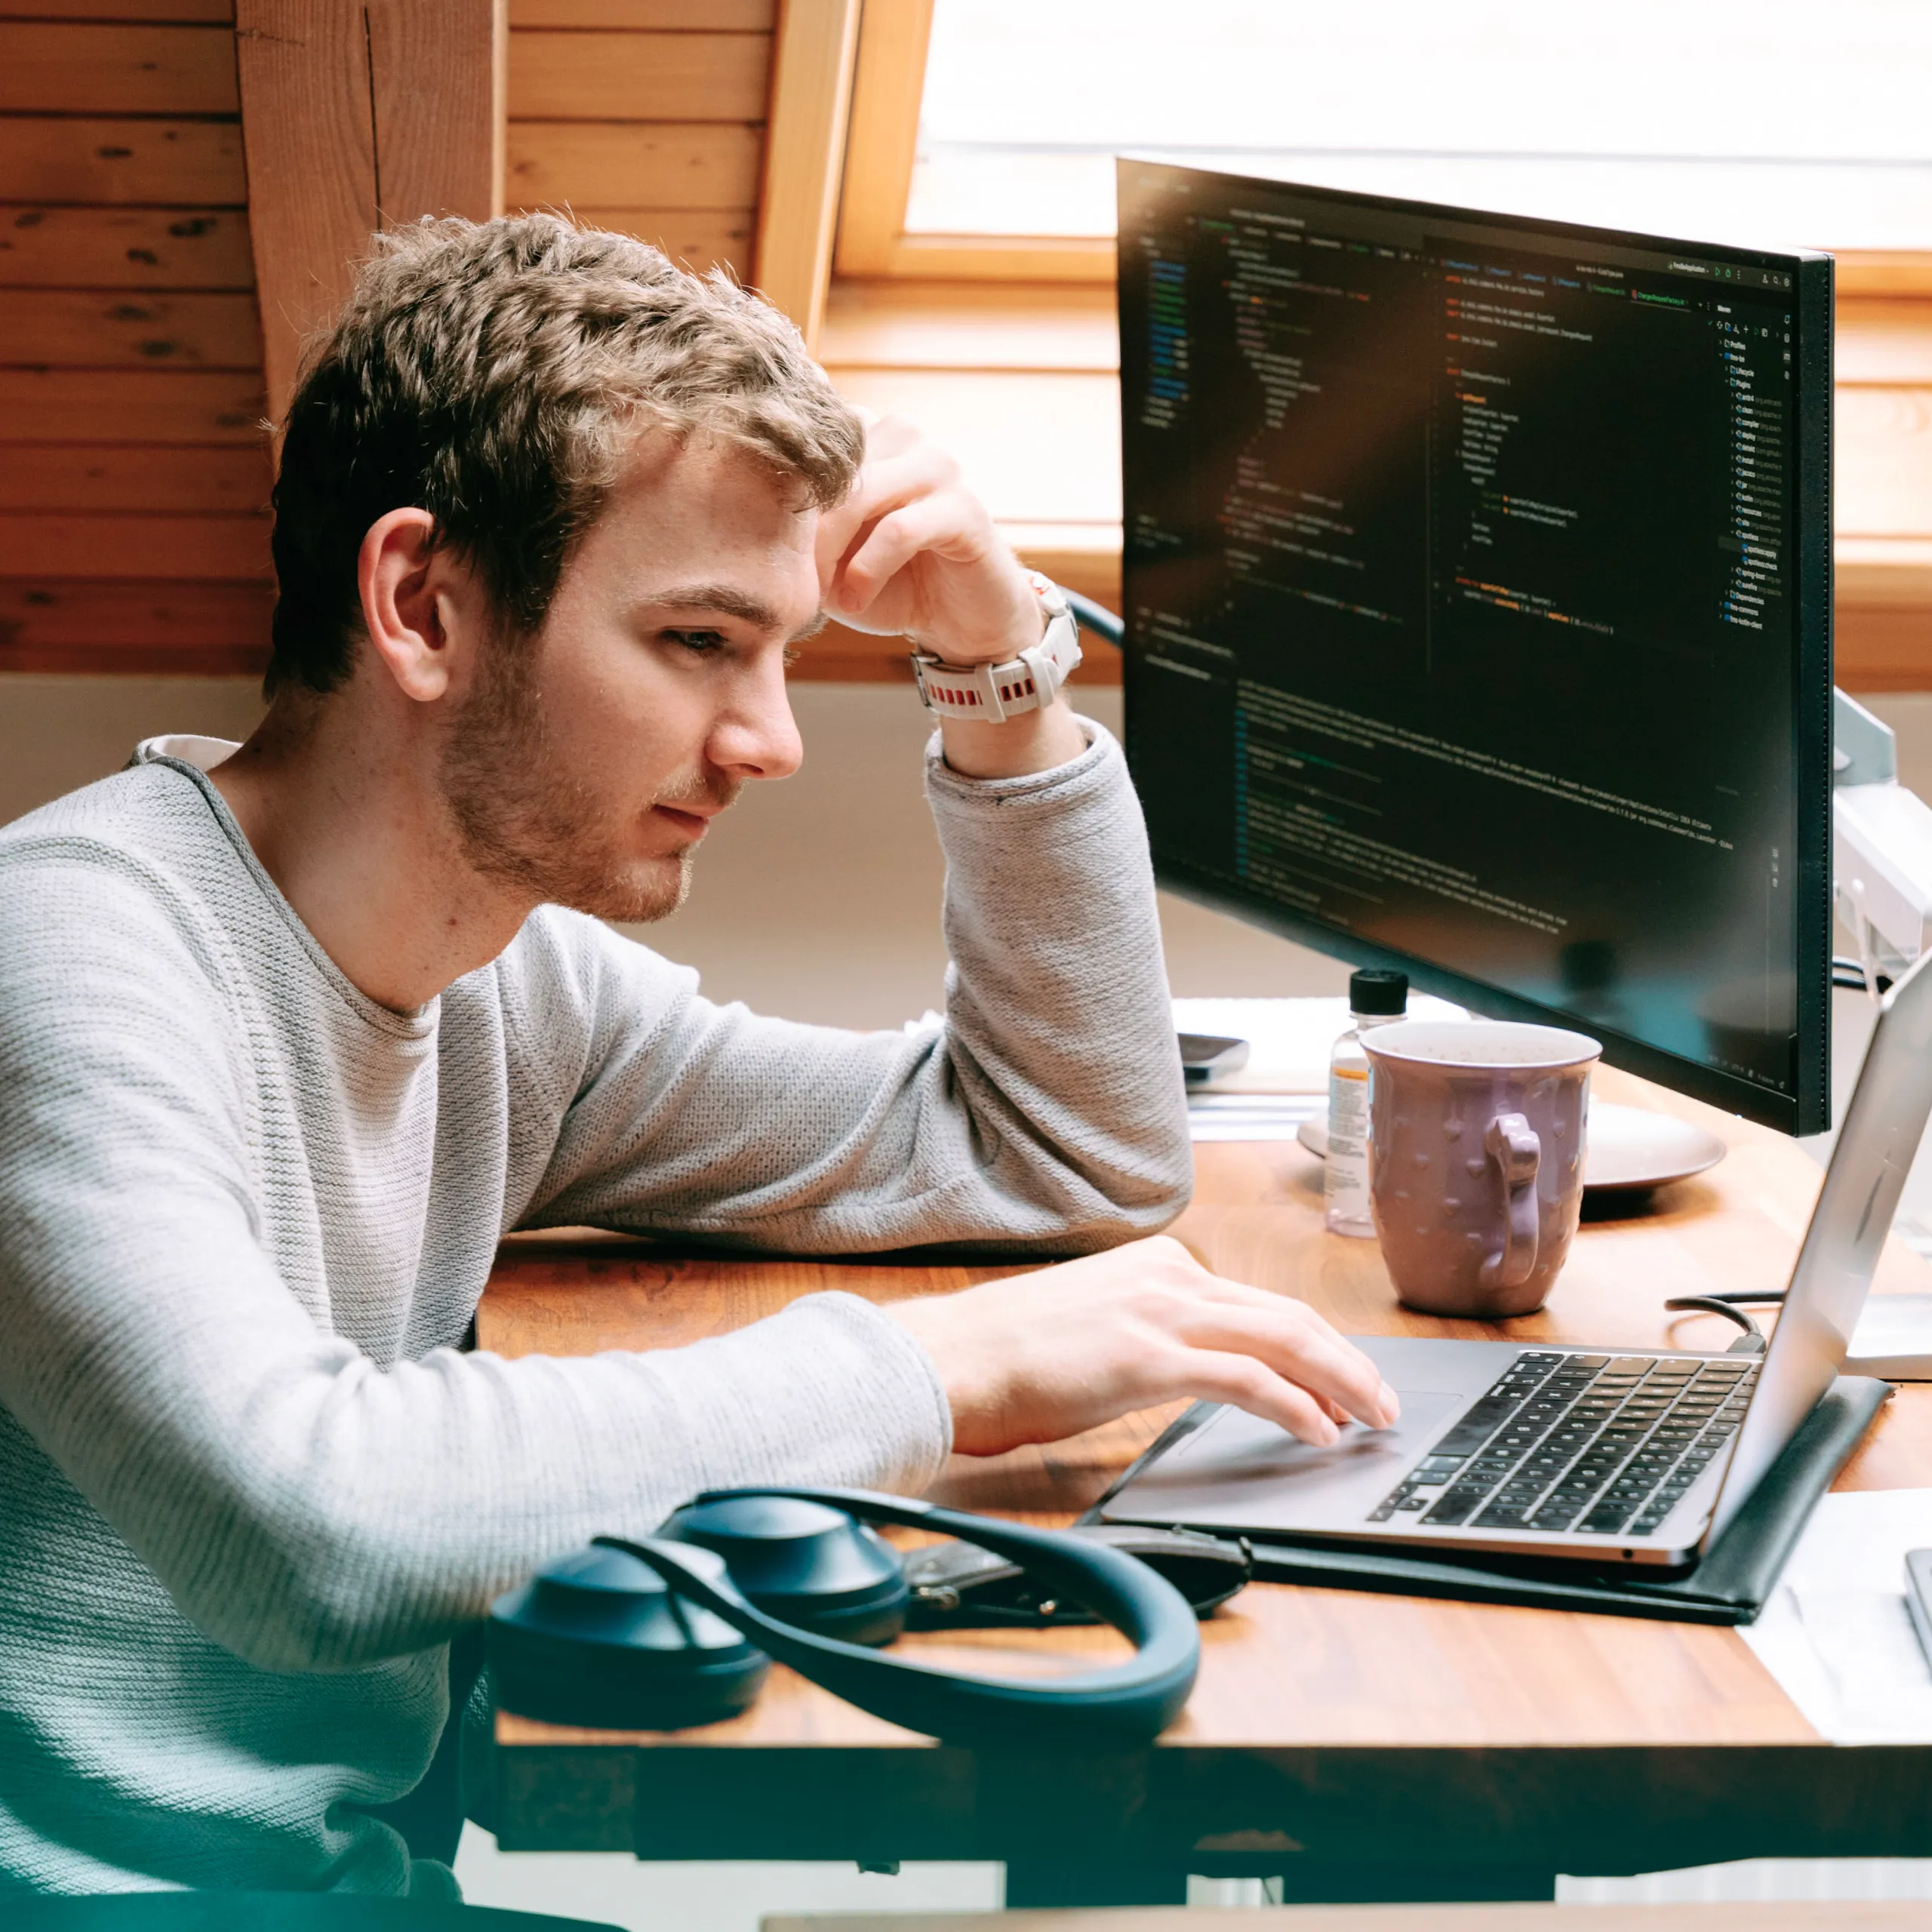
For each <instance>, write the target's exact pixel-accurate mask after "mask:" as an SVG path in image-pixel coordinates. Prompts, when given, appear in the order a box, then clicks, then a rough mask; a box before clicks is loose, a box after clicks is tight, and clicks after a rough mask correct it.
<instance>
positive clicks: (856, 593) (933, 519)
mask: <svg viewBox="0 0 1932 1932" xmlns="http://www.w3.org/2000/svg"><path fill="white" fill-rule="evenodd" d="M964 534H965V533H964V531H963V530H962V528H961V518H960V514H959V506H958V502H957V501H956V500H955V499H954V498H953V497H951V496H950V495H946V496H938V497H922V498H921V499H919V500H918V501H917V502H915V503H908V504H906V506H904V507H903V509H896V510H894V511H893V512H891V514H890V515H886V516H882V517H881V518H879V520H878V522H876V523H875V524H874V525H872V529H871V531H869V533H868V534H867V535H866V538H865V540H864V541H863V543H860V545H859V546H857V549H854V551H853V552H852V554H851V556H849V557H848V558H847V559H846V561H845V565H844V568H843V569H842V570H841V571H840V572H839V581H838V598H837V605H838V608H839V609H840V610H841V611H844V612H846V613H848V614H851V615H853V616H857V615H858V614H860V613H862V612H863V611H865V610H866V608H867V607H868V606H869V605H870V604H871V603H872V600H873V599H874V598H876V597H877V596H878V594H879V592H881V590H883V589H884V588H885V586H887V585H888V583H891V581H892V580H893V579H894V577H897V575H898V574H899V573H900V571H902V570H903V569H904V568H906V565H908V564H909V563H910V562H911V561H912V559H913V558H915V557H916V556H918V555H920V554H921V552H924V551H928V550H934V551H940V552H942V553H943V552H944V551H945V549H946V546H950V545H953V544H955V543H957V542H958V540H959V539H960V538H961V537H962V535H964Z"/></svg>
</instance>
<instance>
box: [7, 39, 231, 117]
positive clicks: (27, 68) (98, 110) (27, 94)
mask: <svg viewBox="0 0 1932 1932" xmlns="http://www.w3.org/2000/svg"><path fill="white" fill-rule="evenodd" d="M238 111H239V104H238V101H237V99H236V95H235V36H234V35H233V34H232V32H229V29H227V28H226V27H225V26H129V25H124V24H122V23H118V22H116V23H114V24H112V25H97V24H93V23H86V22H82V23H74V22H69V21H65V20H18V21H14V20H0V112H13V113H38V114H233V113H236V112H238Z"/></svg>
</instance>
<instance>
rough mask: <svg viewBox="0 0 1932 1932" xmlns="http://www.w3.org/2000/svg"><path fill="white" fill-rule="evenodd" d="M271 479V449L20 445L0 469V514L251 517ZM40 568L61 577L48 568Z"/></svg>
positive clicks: (262, 505)
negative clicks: (120, 512)
mask: <svg viewBox="0 0 1932 1932" xmlns="http://www.w3.org/2000/svg"><path fill="white" fill-rule="evenodd" d="M272 480H273V478H272V473H271V472H270V470H269V461H268V452H267V451H266V449H265V448H264V449H248V448H238V449H234V448H231V449H195V448H187V449H177V448H168V447H167V446H165V445H157V444H152V443H127V444H123V445H119V446H118V447H117V446H115V445H113V444H111V443H108V444H101V443H95V444H85V445H81V444H71V443H29V444H19V445H15V446H14V450H13V451H12V453H11V454H10V455H9V457H8V460H7V461H6V462H5V463H4V464H0V510H29V511H32V512H35V513H37V514H39V515H45V514H47V513H48V512H52V511H60V510H88V511H94V512H99V511H103V510H146V511H149V512H152V513H153V514H155V515H177V516H178V515H182V514H183V513H184V512H190V511H196V510H212V511H217V512H254V511H259V510H264V509H266V508H267V507H268V500H269V485H270V483H271V482H272ZM38 568H39V570H40V571H42V573H43V574H46V575H48V576H54V575H57V574H58V573H57V571H54V570H53V569H52V568H51V567H50V566H49V565H46V564H45V563H43V564H42V565H39V566H38Z"/></svg>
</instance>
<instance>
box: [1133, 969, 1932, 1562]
mask: <svg viewBox="0 0 1932 1932" xmlns="http://www.w3.org/2000/svg"><path fill="white" fill-rule="evenodd" d="M1928 965H1932V955H1927V958H1923V959H1921V960H1920V961H1918V964H1916V965H1915V966H1914V967H1913V968H1912V971H1910V972H1909V973H1908V974H1906V976H1905V977H1903V979H1901V980H1899V981H1898V983H1897V984H1896V985H1895V986H1894V987H1893V988H1892V989H1891V990H1890V992H1888V993H1887V995H1885V997H1884V1001H1882V1003H1881V1008H1880V1011H1879V1014H1878V1025H1877V1026H1876V1028H1875V1029H1874V1031H1873V1033H1872V1041H1871V1044H1870V1045H1869V1048H1867V1049H1866V1055H1865V1063H1864V1065H1863V1067H1862V1068H1861V1069H1860V1073H1859V1077H1858V1084H1857V1087H1856V1088H1855V1089H1854V1091H1853V1094H1852V1097H1851V1101H1850V1105H1849V1106H1848V1107H1847V1109H1846V1110H1845V1117H1844V1126H1843V1128H1842V1129H1841V1131H1840V1133H1839V1135H1838V1144H1837V1146H1836V1148H1835V1150H1834V1151H1833V1153H1832V1160H1831V1164H1830V1166H1829V1168H1827V1169H1826V1174H1825V1180H1824V1185H1823V1189H1821V1191H1820V1193H1819V1196H1818V1201H1817V1206H1816V1207H1815V1208H1814V1210H1813V1211H1812V1215H1811V1220H1810V1226H1809V1227H1808V1228H1807V1229H1806V1231H1805V1235H1804V1244H1803V1245H1802V1247H1801V1248H1800V1249H1799V1251H1798V1260H1797V1262H1796V1263H1795V1266H1793V1268H1792V1273H1791V1278H1790V1281H1789V1284H1787V1287H1786V1292H1785V1300H1784V1305H1783V1309H1782V1310H1781V1311H1780V1315H1779V1319H1778V1323H1777V1328H1776V1329H1775V1331H1774V1333H1773V1334H1772V1337H1771V1339H1770V1345H1769V1346H1768V1347H1767V1349H1765V1351H1764V1353H1763V1354H1762V1355H1743V1354H1731V1353H1724V1354H1717V1355H1712V1354H1698V1353H1695V1352H1687V1351H1683V1350H1678V1349H1609V1348H1601V1349H1592V1348H1586V1347H1575V1346H1570V1345H1567V1344H1563V1345H1555V1344H1549V1343H1537V1344H1535V1345H1534V1346H1532V1345H1528V1344H1518V1343H1514V1342H1469V1341H1456V1340H1447V1339H1442V1340H1438V1339H1435V1338H1434V1337H1417V1336H1391V1335H1358V1336H1356V1337H1354V1338H1353V1339H1354V1340H1355V1342H1356V1343H1358V1346H1361V1348H1362V1349H1365V1350H1366V1351H1367V1353H1368V1354H1369V1355H1371V1357H1373V1358H1374V1361H1375V1362H1376V1364H1377V1367H1380V1370H1381V1371H1382V1374H1383V1377H1384V1378H1385V1379H1386V1380H1387V1381H1388V1383H1389V1386H1391V1387H1392V1388H1393V1389H1395V1392H1396V1393H1397V1394H1398V1395H1399V1396H1400V1397H1401V1404H1402V1417H1401V1421H1400V1422H1399V1423H1398V1424H1397V1425H1396V1426H1395V1428H1393V1429H1387V1430H1374V1429H1364V1428H1361V1427H1359V1426H1350V1427H1349V1428H1347V1429H1345V1430H1344V1431H1343V1435H1342V1439H1341V1441H1340V1442H1339V1443H1337V1444H1336V1445H1335V1446H1334V1447H1332V1448H1328V1449H1317V1448H1313V1447H1310V1446H1309V1445H1308V1444H1306V1443H1302V1442H1299V1441H1296V1440H1295V1438H1294V1437H1292V1436H1291V1435H1288V1434H1287V1432H1286V1431H1285V1430H1284V1429H1281V1428H1280V1427H1279V1426H1277V1425H1275V1424H1274V1423H1266V1422H1263V1421H1261V1420H1259V1419H1258V1418H1257V1417H1253V1416H1250V1415H1247V1414H1244V1413H1243V1412H1242V1411H1240V1410H1238V1409H1234V1408H1230V1407H1226V1406H1223V1405H1217V1404H1206V1403H1203V1404H1197V1405H1196V1407H1195V1409H1193V1410H1192V1411H1189V1414H1188V1416H1187V1417H1186V1418H1184V1419H1183V1423H1182V1424H1181V1425H1180V1426H1177V1428H1176V1429H1174V1431H1172V1432H1170V1434H1169V1435H1168V1437H1167V1438H1165V1439H1164V1442H1163V1443H1162V1444H1161V1445H1158V1446H1157V1448H1156V1450H1155V1451H1154V1452H1153V1453H1152V1454H1150V1455H1149V1457H1146V1458H1144V1459H1143V1460H1142V1461H1141V1462H1140V1463H1139V1464H1137V1466H1135V1468H1134V1469H1131V1470H1130V1471H1129V1472H1128V1475H1127V1476H1126V1477H1125V1478H1124V1479H1123V1481H1122V1482H1121V1484H1119V1485H1118V1487H1116V1488H1115V1491H1114V1492H1113V1493H1112V1494H1111V1495H1109V1497H1107V1498H1106V1500H1104V1501H1103V1503H1102V1504H1101V1506H1100V1518H1101V1520H1103V1521H1106V1522H1118V1523H1153V1524H1186V1525H1188V1526H1189V1527H1192V1528H1196V1529H1203V1530H1212V1531H1222V1532H1224V1533H1227V1534H1236V1533H1240V1534H1248V1535H1253V1536H1257V1537H1281V1536H1288V1537H1318V1538H1323V1539H1328V1540H1334V1541H1337V1542H1349V1541H1356V1542H1368V1543H1376V1544H1380V1545H1400V1546H1404V1547H1409V1548H1415V1549H1429V1548H1432V1547H1433V1548H1438V1549H1460V1550H1476V1551H1481V1552H1487V1553H1491V1554H1505V1553H1506V1554H1511V1555H1523V1556H1539V1557H1549V1558H1562V1557H1574V1558H1580V1559H1584V1560H1588V1561H1594V1562H1596V1563H1598V1564H1601V1563H1602V1562H1604V1561H1605V1560H1606V1559H1608V1560H1611V1561H1615V1562H1617V1563H1619V1564H1622V1563H1626V1562H1627V1563H1631V1564H1654V1565H1657V1566H1660V1567H1666V1568H1670V1569H1682V1568H1684V1567H1686V1566H1687V1565H1688V1564H1692V1563H1694V1562H1695V1561H1697V1558H1699V1557H1700V1555H1703V1552H1705V1551H1706V1549H1709V1546H1711V1545H1712V1543H1714V1542H1715V1541H1716V1540H1717V1539H1718V1537H1720V1536H1721V1535H1722V1534H1723V1533H1724V1529H1725V1527H1726V1526H1727V1524H1729V1523H1730V1521H1731V1518H1733V1517H1734V1516H1735V1515H1737V1512H1738V1510H1739V1509H1740V1508H1741V1507H1742V1506H1743V1504H1744V1503H1745V1501H1746V1499H1747V1498H1748V1497H1749V1496H1750V1494H1751V1492H1752V1490H1753V1489H1755V1487H1756V1486H1757V1484H1758V1481H1760V1479H1761V1478H1762V1477H1763V1476H1764V1473H1765V1472H1766V1471H1767V1469H1770V1466H1771V1465H1772V1464H1773V1463H1774V1462H1776V1461H1777V1458H1778V1457H1779V1455H1780V1453H1781V1452H1782V1451H1783V1448H1784V1447H1785V1445H1786V1443H1788V1442H1789V1441H1790V1440H1791V1438H1792V1436H1793V1435H1795V1433H1796V1432H1797V1430H1798V1427H1799V1425H1800V1424H1801V1423H1803V1422H1804V1419H1805V1417H1807V1416H1808V1415H1809V1414H1810V1412H1811V1411H1812V1409H1813V1407H1814V1406H1815V1405H1816V1404H1817V1401H1818V1400H1819V1398H1820V1397H1821V1396H1822V1395H1823V1394H1824V1393H1825V1392H1826V1389H1829V1387H1830V1386H1831V1385H1832V1380H1833V1379H1834V1378H1835V1377H1836V1376H1837V1374H1838V1372H1839V1370H1840V1368H1841V1367H1842V1365H1843V1364H1844V1358H1845V1351H1846V1346H1847V1341H1848V1340H1849V1338H1850V1335H1851V1332H1852V1330H1853V1328H1854V1327H1855V1326H1856V1324H1857V1320H1858V1316H1859V1312H1860V1309H1862V1308H1863V1306H1864V1303H1865V1298H1866V1293H1867V1291H1869V1288H1870V1287H1871V1285H1872V1272H1873V1271H1874V1269H1875V1268H1876V1267H1877V1266H1878V1254H1879V1251H1880V1250H1881V1248H1882V1247H1884V1241H1885V1236H1886V1235H1887V1232H1889V1231H1890V1227H1891V1222H1892V1216H1893V1214H1894V1212H1895V1211H1896V1210H1897V1206H1898V1201H1899V1195H1900V1192H1901V1191H1902V1189H1903V1187H1904V1186H1905V1180H1906V1174H1907V1173H1908V1171H1909V1170H1910V1168H1911V1166H1912V1158H1913V1156H1914V1155H1915V1153H1916V1152H1918V1143H1919V1140H1920V1137H1921V1135H1922V1134H1924V1131H1925V1124H1926V1119H1927V1115H1928V1114H1932V974H1928V972H1927V967H1928Z"/></svg>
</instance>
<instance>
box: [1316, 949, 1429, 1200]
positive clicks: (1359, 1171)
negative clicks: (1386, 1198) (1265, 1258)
mask: <svg viewBox="0 0 1932 1932" xmlns="http://www.w3.org/2000/svg"><path fill="white" fill-rule="evenodd" d="M1408 1003H1409V976H1408V975H1407V974H1406V973H1391V972H1386V971H1383V970H1382V969H1381V968H1379V967H1373V966H1371V967H1367V968H1364V969H1363V970H1362V971H1361V972H1359V973H1352V974H1349V1021H1350V1024H1349V1030H1348V1031H1347V1032H1346V1033H1344V1034H1343V1035H1342V1037H1341V1038H1340V1039H1339V1040H1337V1041H1336V1042H1335V1051H1334V1052H1333V1053H1332V1054H1330V1055H1329V1057H1328V1171H1327V1174H1325V1175H1324V1177H1323V1180H1322V1186H1321V1192H1322V1198H1323V1201H1324V1204H1325V1206H1326V1207H1327V1220H1328V1229H1329V1232H1331V1234H1338V1235H1373V1234H1374V1232H1375V1220H1374V1216H1373V1215H1372V1214H1371V1213H1370V1211H1369V1205H1368V1056H1367V1054H1365V1053H1364V1052H1363V1051H1362V1048H1361V1036H1362V1035H1363V1034H1364V1033H1366V1032H1369V1031H1370V1030H1371V1029H1372V1028H1374V1027H1377V1026H1387V1025H1388V1024H1389V1022H1390V1021H1391V1020H1399V1019H1401V1017H1402V1015H1403V1014H1404V1012H1406V1011H1407V1008H1408Z"/></svg>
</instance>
